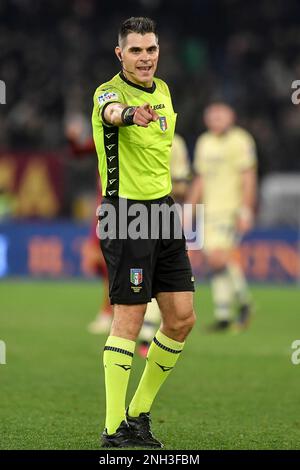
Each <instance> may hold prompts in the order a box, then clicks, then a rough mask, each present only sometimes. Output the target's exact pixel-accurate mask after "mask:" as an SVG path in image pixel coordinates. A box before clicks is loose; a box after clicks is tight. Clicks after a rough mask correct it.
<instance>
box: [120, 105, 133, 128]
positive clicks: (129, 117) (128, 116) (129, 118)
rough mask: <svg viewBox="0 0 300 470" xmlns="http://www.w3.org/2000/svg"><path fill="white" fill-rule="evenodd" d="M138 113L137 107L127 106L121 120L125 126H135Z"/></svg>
mask: <svg viewBox="0 0 300 470" xmlns="http://www.w3.org/2000/svg"><path fill="white" fill-rule="evenodd" d="M135 112H136V106H127V107H126V108H124V109H123V111H122V114H121V120H122V122H123V124H125V126H132V125H133V124H134V122H133V118H134V114H135Z"/></svg>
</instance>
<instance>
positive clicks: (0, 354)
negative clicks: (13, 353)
mask: <svg viewBox="0 0 300 470" xmlns="http://www.w3.org/2000/svg"><path fill="white" fill-rule="evenodd" d="M1 364H2V365H5V364H6V344H5V343H4V341H1V340H0V365H1Z"/></svg>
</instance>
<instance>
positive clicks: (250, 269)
mask: <svg viewBox="0 0 300 470" xmlns="http://www.w3.org/2000/svg"><path fill="white" fill-rule="evenodd" d="M89 237H90V226H89V225H88V224H76V223H74V222H69V221H61V222H57V221H56V222H7V223H1V224H0V277H2V278H3V277H7V276H31V277H46V278H61V277H80V276H85V275H87V274H89V273H88V271H87V269H86V259H85V258H86V249H85V247H86V244H87V242H88V239H89ZM299 244H300V240H299V232H298V231H297V230H293V229H274V230H263V229H256V230H255V231H253V232H251V233H250V234H249V235H247V237H245V239H244V240H243V242H242V244H241V246H240V248H239V249H238V250H237V251H236V252H235V253H234V256H235V258H237V259H238V261H239V262H240V263H241V265H242V266H243V268H244V269H245V272H246V275H247V277H248V279H249V280H252V281H255V282H299V279H300V254H299ZM189 256H190V259H191V262H192V266H193V271H194V273H195V275H196V276H197V277H199V278H203V277H204V276H205V273H206V267H205V259H204V255H203V252H202V251H190V252H189Z"/></svg>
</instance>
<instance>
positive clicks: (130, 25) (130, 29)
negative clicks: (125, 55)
mask: <svg viewBox="0 0 300 470" xmlns="http://www.w3.org/2000/svg"><path fill="white" fill-rule="evenodd" d="M130 33H138V34H143V35H144V34H147V33H154V34H155V36H156V39H158V36H157V32H156V23H155V21H153V20H151V18H146V17H144V16H132V17H131V18H128V19H127V20H125V21H124V22H123V23H122V25H121V27H120V29H119V35H118V39H119V45H120V44H121V42H122V41H123V39H126V38H127V36H128V34H130Z"/></svg>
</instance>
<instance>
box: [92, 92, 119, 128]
mask: <svg viewBox="0 0 300 470" xmlns="http://www.w3.org/2000/svg"><path fill="white" fill-rule="evenodd" d="M122 102H124V99H123V96H122V93H121V92H120V91H119V90H118V89H117V88H115V87H113V86H108V85H106V86H105V85H103V86H100V87H99V88H97V90H96V92H95V94H94V108H95V111H96V112H97V115H98V117H99V119H100V120H101V121H102V122H103V113H104V110H105V108H106V106H107V105H108V104H110V103H122ZM104 123H105V121H104ZM105 124H106V123H105Z"/></svg>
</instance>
